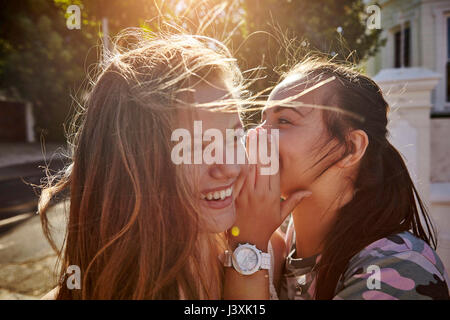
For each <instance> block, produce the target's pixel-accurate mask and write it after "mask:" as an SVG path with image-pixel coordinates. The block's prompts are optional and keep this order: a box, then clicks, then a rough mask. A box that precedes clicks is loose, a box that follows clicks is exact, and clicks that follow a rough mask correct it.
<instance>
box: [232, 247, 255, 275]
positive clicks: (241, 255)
mask: <svg viewBox="0 0 450 320" xmlns="http://www.w3.org/2000/svg"><path fill="white" fill-rule="evenodd" d="M235 258H236V261H237V263H238V265H239V269H240V270H241V271H242V273H244V274H245V273H248V272H253V271H255V268H256V267H257V266H258V262H259V258H258V255H257V253H256V252H255V251H254V250H252V249H251V248H241V249H240V250H239V251H238V252H236V257H235Z"/></svg>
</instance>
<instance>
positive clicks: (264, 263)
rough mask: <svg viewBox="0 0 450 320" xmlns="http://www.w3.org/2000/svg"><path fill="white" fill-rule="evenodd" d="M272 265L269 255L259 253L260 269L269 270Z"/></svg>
mask: <svg viewBox="0 0 450 320" xmlns="http://www.w3.org/2000/svg"><path fill="white" fill-rule="evenodd" d="M271 264H272V257H271V256H270V253H265V252H261V269H265V270H269V269H270V266H271Z"/></svg>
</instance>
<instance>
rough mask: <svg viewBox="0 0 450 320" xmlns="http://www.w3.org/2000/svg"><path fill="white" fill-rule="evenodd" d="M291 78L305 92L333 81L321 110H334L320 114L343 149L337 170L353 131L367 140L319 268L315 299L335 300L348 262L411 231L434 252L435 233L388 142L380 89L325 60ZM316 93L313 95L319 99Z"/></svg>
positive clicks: (314, 61)
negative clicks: (348, 197)
mask: <svg viewBox="0 0 450 320" xmlns="http://www.w3.org/2000/svg"><path fill="white" fill-rule="evenodd" d="M290 75H295V76H296V77H298V76H300V78H301V80H300V81H301V83H302V85H304V87H305V89H306V88H311V87H312V86H314V85H316V84H318V83H319V82H321V81H324V80H326V79H329V78H332V77H335V80H333V81H331V82H330V83H328V84H326V85H325V86H324V87H323V89H322V88H319V89H318V91H320V98H318V100H320V104H321V105H324V106H331V107H333V108H336V110H335V111H333V110H323V111H322V115H323V119H324V122H325V126H326V128H327V130H328V134H329V137H330V139H336V140H337V141H339V145H340V146H344V149H345V151H344V153H343V155H342V157H339V159H338V160H337V161H335V162H333V164H334V163H336V162H338V161H339V160H341V159H342V158H344V157H345V156H347V155H348V153H349V152H351V144H349V143H348V142H347V133H348V132H349V131H350V130H355V129H360V130H363V131H364V132H365V133H366V134H367V136H368V138H369V144H368V147H367V149H366V151H365V154H364V156H363V157H362V159H361V160H360V166H359V172H358V174H357V176H356V179H355V181H353V187H354V189H355V190H356V193H355V195H354V197H353V198H352V200H351V201H350V202H348V203H347V204H345V205H344V206H343V207H341V208H340V209H339V212H338V214H337V217H336V219H335V222H334V224H333V226H332V227H331V230H329V232H328V233H327V236H326V238H325V240H324V243H323V250H322V256H321V260H320V262H319V264H318V266H317V268H318V279H317V286H316V293H315V297H316V299H332V298H333V297H334V293H335V289H336V286H337V283H338V280H339V277H340V276H341V275H342V273H343V272H344V271H345V269H346V267H347V264H348V262H349V260H350V258H351V257H352V256H353V255H355V254H357V253H358V252H359V251H361V250H362V249H363V248H364V247H366V246H367V245H369V244H370V243H372V242H374V241H376V240H378V239H381V238H383V237H386V236H389V235H392V234H395V233H399V232H403V231H408V230H409V231H411V232H412V233H413V234H414V235H415V236H416V237H418V238H420V239H422V240H424V241H425V242H426V243H428V244H429V245H431V246H432V247H434V248H436V245H437V243H436V236H435V230H434V227H433V225H432V223H431V220H430V218H429V216H428V213H427V210H426V208H425V205H424V203H423V202H422V200H421V198H420V196H419V194H418V192H417V190H416V187H415V186H414V183H413V181H412V179H411V177H410V175H409V172H408V169H407V167H406V165H405V162H404V160H403V158H402V156H401V155H400V153H399V152H398V151H397V149H396V148H395V147H394V146H393V145H392V144H391V143H390V142H389V140H388V134H389V133H388V130H387V123H388V118H387V114H388V111H389V105H388V103H387V102H386V101H385V99H384V97H383V95H382V92H381V89H380V88H379V86H378V85H377V84H376V83H375V82H374V81H373V80H371V79H369V78H368V77H366V76H364V75H362V74H360V73H359V72H356V71H355V70H354V69H353V68H351V67H347V66H344V65H339V64H334V63H331V62H328V61H323V60H321V59H311V58H310V59H308V60H306V61H305V62H303V63H300V64H298V65H297V66H295V67H294V68H293V69H292V70H291V71H290V72H289V73H288V74H287V76H290ZM318 91H315V90H313V91H312V93H309V94H313V95H314V94H319V93H318ZM336 111H344V112H336ZM333 164H331V165H330V166H328V168H329V167H331V166H332V165H333ZM421 215H422V217H423V222H421ZM422 223H424V224H425V226H423V225H422Z"/></svg>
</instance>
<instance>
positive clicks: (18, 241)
mask: <svg viewBox="0 0 450 320" xmlns="http://www.w3.org/2000/svg"><path fill="white" fill-rule="evenodd" d="M65 210H68V203H60V204H58V205H56V206H54V207H52V208H51V209H50V212H49V218H50V221H51V222H52V225H53V226H54V235H55V238H56V240H57V242H58V243H59V245H60V244H61V243H62V239H63V236H64V226H65V218H64V217H65ZM67 212H68V211H67ZM55 263H56V254H55V253H54V252H53V250H52V249H51V247H50V245H49V244H48V242H47V240H46V239H45V237H44V235H43V233H42V228H41V223H40V217H39V216H38V215H34V214H33V215H32V216H31V217H30V218H28V219H27V220H25V221H21V222H20V223H18V224H16V225H14V226H9V228H8V230H6V231H3V233H0V300H4V299H39V298H41V297H42V296H43V295H44V294H45V293H47V292H48V291H50V290H51V289H52V288H53V287H54V286H55V283H56V276H55V273H54V270H55Z"/></svg>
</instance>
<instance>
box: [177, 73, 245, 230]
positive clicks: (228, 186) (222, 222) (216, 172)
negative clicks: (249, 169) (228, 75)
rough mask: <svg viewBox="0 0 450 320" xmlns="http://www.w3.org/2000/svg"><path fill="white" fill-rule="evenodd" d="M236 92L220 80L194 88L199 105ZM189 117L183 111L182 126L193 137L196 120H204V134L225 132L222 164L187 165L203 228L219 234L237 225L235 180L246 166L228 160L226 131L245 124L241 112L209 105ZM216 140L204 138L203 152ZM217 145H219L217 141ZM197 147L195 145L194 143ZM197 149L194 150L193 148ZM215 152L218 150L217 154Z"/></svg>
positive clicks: (222, 143) (203, 162) (196, 102)
mask: <svg viewBox="0 0 450 320" xmlns="http://www.w3.org/2000/svg"><path fill="white" fill-rule="evenodd" d="M231 96H232V93H231V92H230V90H229V89H228V88H227V86H226V85H225V84H223V83H220V82H219V81H215V82H214V85H210V84H207V83H200V84H197V85H196V86H195V87H194V88H193V95H192V97H193V100H194V103H195V104H206V103H211V102H214V101H220V100H225V99H227V98H228V99H229V98H230V97H231ZM189 113H190V115H189V116H186V114H185V116H184V117H183V115H182V114H180V120H181V124H182V127H184V128H187V129H188V130H189V131H191V137H192V138H194V133H193V130H192V126H193V121H200V122H201V126H202V133H203V135H204V134H205V132H206V131H207V130H208V129H215V130H218V131H220V132H221V133H222V137H223V141H219V145H218V146H219V147H222V150H223V161H222V162H221V163H212V164H207V163H205V159H204V158H202V163H201V164H191V165H188V166H186V169H188V170H189V171H190V172H191V173H193V178H192V179H191V181H192V187H193V189H194V190H196V193H195V194H194V198H195V199H194V201H196V203H197V206H198V208H199V210H200V215H201V218H202V220H203V222H204V224H203V225H202V229H203V230H205V231H207V232H214V233H219V232H223V231H225V230H227V229H229V228H231V227H232V226H233V223H234V222H235V220H236V210H235V205H234V200H235V195H236V191H237V190H236V189H235V182H236V179H237V178H238V176H239V175H240V174H241V170H242V168H243V166H242V165H240V164H237V163H231V164H227V163H226V150H227V147H228V148H229V147H230V146H227V145H226V143H227V140H226V137H227V135H226V130H227V129H233V130H237V129H242V124H241V121H240V119H239V116H238V114H237V112H231V113H227V112H221V111H211V110H208V109H207V108H198V109H196V110H194V111H193V112H189ZM213 141H214V142H216V141H215V138H213V139H212V140H211V141H204V139H203V146H202V150H201V153H202V154H203V153H204V151H205V148H206V147H207V146H209V145H210V144H211V143H212V142H213ZM233 143H235V145H234V146H232V147H233V148H235V152H236V148H237V143H239V142H238V139H237V138H236V140H234V141H233ZM216 145H217V144H216ZM191 147H192V148H194V145H192V146H191ZM192 151H193V152H195V151H194V149H192ZM214 154H215V153H214Z"/></svg>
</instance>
